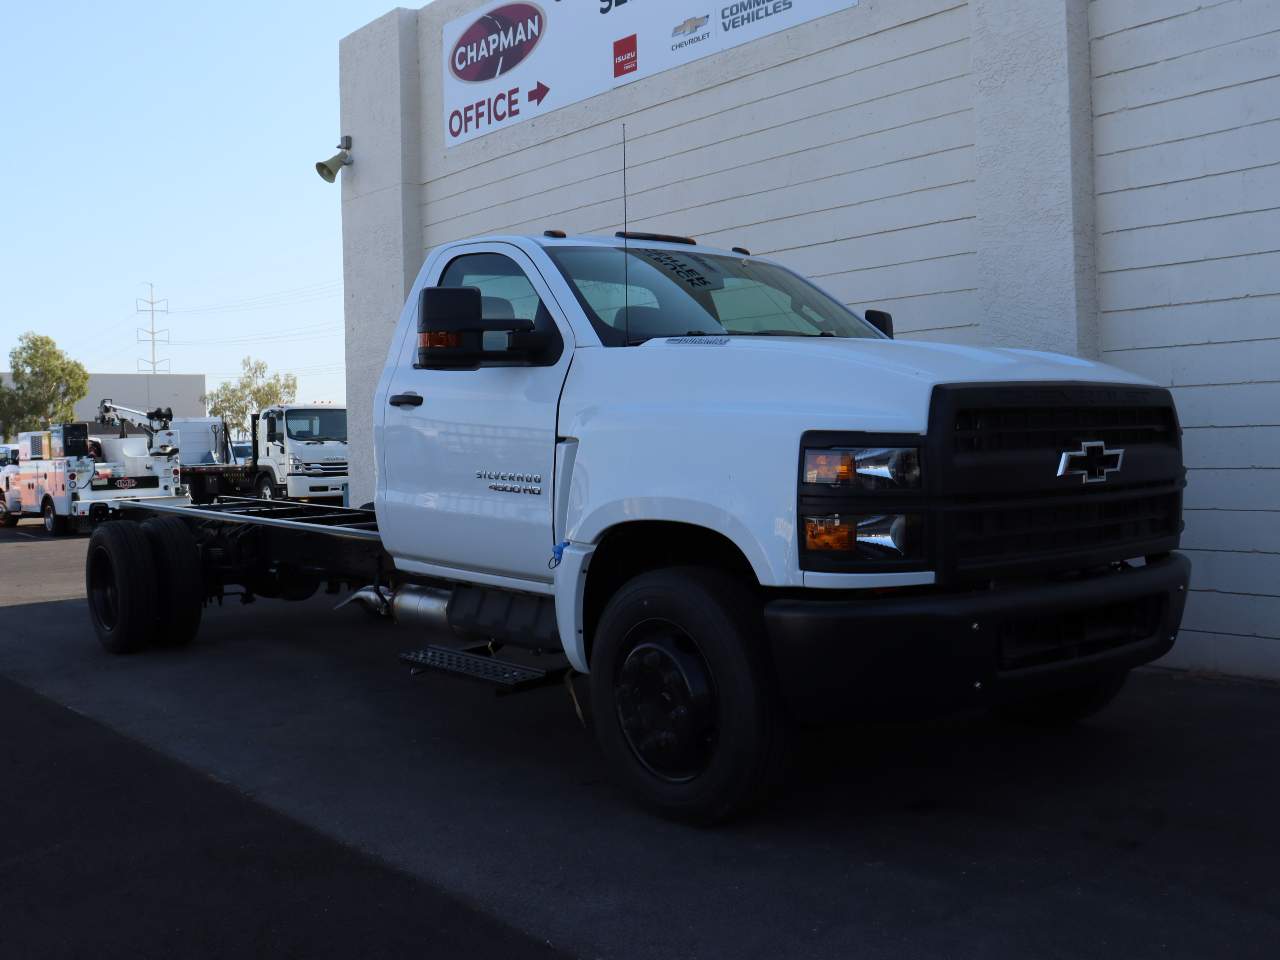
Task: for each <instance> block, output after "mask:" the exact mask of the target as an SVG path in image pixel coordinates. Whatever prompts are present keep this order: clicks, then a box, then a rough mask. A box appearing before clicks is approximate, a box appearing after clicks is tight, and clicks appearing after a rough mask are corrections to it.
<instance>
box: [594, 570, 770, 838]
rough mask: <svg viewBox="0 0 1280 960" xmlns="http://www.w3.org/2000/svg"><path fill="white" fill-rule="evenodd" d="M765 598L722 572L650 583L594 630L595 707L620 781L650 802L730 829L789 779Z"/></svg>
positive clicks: (657, 575) (641, 583) (639, 580)
mask: <svg viewBox="0 0 1280 960" xmlns="http://www.w3.org/2000/svg"><path fill="white" fill-rule="evenodd" d="M768 664H769V660H768V654H767V650H766V648H765V640H764V630H763V624H762V621H761V617H760V605H759V603H758V601H757V599H756V598H755V597H754V596H753V595H752V594H751V593H750V592H749V591H748V590H747V589H745V588H744V587H743V586H742V585H741V584H739V583H738V582H737V581H735V580H733V579H732V578H730V577H728V576H727V575H725V574H723V573H720V572H719V571H716V570H707V569H702V568H694V567H685V568H673V569H668V570H657V571H653V572H651V573H645V574H642V575H640V576H638V577H636V578H635V579H633V580H631V581H630V582H628V583H627V584H626V585H624V586H623V587H622V588H621V589H620V590H619V591H618V593H617V594H616V595H615V596H614V597H613V599H612V600H610V602H609V604H608V606H607V607H606V608H605V611H604V614H603V615H602V617H601V619H600V625H599V628H598V629H597V631H596V637H595V643H594V645H593V650H592V658H591V674H590V679H591V701H592V707H593V713H594V715H595V726H596V736H597V739H598V740H599V743H600V746H601V749H602V750H603V751H604V754H605V758H606V760H607V762H608V763H609V765H610V767H611V768H612V770H613V774H614V776H615V778H616V779H617V780H619V781H620V782H621V783H622V784H623V785H624V786H625V787H627V788H628V789H629V790H630V791H631V792H632V793H633V794H634V795H635V796H636V797H637V799H639V800H640V801H641V802H642V803H644V804H645V805H646V806H648V807H649V808H651V809H653V810H655V811H656V812H658V813H660V814H662V815H663V816H667V817H670V818H672V819H676V820H684V821H687V822H692V823H700V824H710V823H715V822H718V821H722V820H726V819H728V818H730V817H732V816H734V815H735V814H737V813H740V812H743V811H745V810H747V809H750V808H751V807H752V806H754V805H756V804H758V803H759V802H760V801H762V800H763V799H764V798H765V797H766V796H767V795H768V793H769V791H770V789H771V788H772V787H774V786H775V785H776V784H777V782H778V781H779V780H780V779H781V773H782V766H783V759H784V743H783V740H784V737H783V733H784V719H783V716H782V711H781V708H780V706H779V703H778V698H777V696H776V693H775V690H774V684H773V678H772V671H771V670H770V669H769V665H768Z"/></svg>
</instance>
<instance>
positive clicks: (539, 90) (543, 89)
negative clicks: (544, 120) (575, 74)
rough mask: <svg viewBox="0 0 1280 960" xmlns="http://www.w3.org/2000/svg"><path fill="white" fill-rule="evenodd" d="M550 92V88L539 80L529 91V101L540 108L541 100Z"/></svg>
mask: <svg viewBox="0 0 1280 960" xmlns="http://www.w3.org/2000/svg"><path fill="white" fill-rule="evenodd" d="M550 92H551V88H550V87H548V86H547V85H546V84H545V83H543V82H542V81H541V80H539V81H538V85H537V86H536V87H534V88H533V89H532V90H530V91H529V93H528V96H529V99H530V100H532V101H533V102H534V103H536V104H537V105H538V106H542V98H543V97H545V96H546V95H547V94H548V93H550Z"/></svg>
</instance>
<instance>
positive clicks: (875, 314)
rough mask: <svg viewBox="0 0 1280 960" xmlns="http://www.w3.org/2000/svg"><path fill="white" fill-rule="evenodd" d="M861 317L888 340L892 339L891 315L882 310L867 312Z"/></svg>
mask: <svg viewBox="0 0 1280 960" xmlns="http://www.w3.org/2000/svg"><path fill="white" fill-rule="evenodd" d="M862 316H863V317H864V318H865V319H866V321H867V323H869V324H871V325H872V326H873V327H875V328H876V329H877V330H879V331H880V332H881V333H883V334H884V335H885V336H886V337H888V338H889V339H890V340H892V339H893V314H891V313H887V312H886V311H884V310H867V311H865V312H864V313H863V314H862Z"/></svg>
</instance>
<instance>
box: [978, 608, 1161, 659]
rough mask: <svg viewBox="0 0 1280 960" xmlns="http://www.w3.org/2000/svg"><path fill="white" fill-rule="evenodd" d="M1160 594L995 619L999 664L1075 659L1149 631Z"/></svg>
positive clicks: (1157, 615)
mask: <svg viewBox="0 0 1280 960" xmlns="http://www.w3.org/2000/svg"><path fill="white" fill-rule="evenodd" d="M1165 603H1166V600H1165V597H1164V596H1163V595H1162V594H1157V595H1154V596H1150V597H1140V598H1138V599H1137V600H1125V601H1123V602H1119V603H1106V604H1099V605H1097V606H1094V607H1087V608H1085V609H1083V610H1068V611H1065V612H1063V613H1061V614H1059V615H1056V616H1054V617H1044V616H1037V617H1023V618H1013V619H1009V620H1006V621H1004V622H1002V623H999V624H998V625H997V630H998V636H999V642H1000V669H1001V670H1025V669H1027V668H1028V667H1039V666H1044V665H1046V664H1052V663H1062V662H1064V661H1070V660H1078V659H1080V658H1082V657H1089V656H1093V655H1094V654H1098V653H1104V652H1106V651H1108V650H1114V649H1116V648H1117V647H1123V646H1127V645H1129V644H1131V643H1140V642H1141V641H1143V640H1146V639H1147V638H1149V637H1151V636H1152V635H1153V634H1154V633H1155V632H1156V630H1157V629H1159V627H1160V623H1161V620H1162V619H1163V617H1164V606H1165Z"/></svg>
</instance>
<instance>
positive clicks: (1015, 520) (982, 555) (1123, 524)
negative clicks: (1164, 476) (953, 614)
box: [952, 492, 1181, 567]
mask: <svg viewBox="0 0 1280 960" xmlns="http://www.w3.org/2000/svg"><path fill="white" fill-rule="evenodd" d="M1180 499H1181V498H1180V496H1179V495H1178V494H1176V493H1155V494H1144V493H1141V492H1138V493H1136V494H1134V495H1132V496H1121V497H1111V498H1107V499H1101V498H1097V497H1080V498H1077V499H1075V500H1073V501H1062V500H1059V499H1056V498H1055V499H1048V500H1032V501H1027V502H1023V503H1016V504H1010V503H1000V504H991V505H987V504H978V505H975V506H973V507H970V508H967V509H962V510H958V511H956V512H955V514H954V516H953V518H952V523H953V536H954V543H955V550H956V553H957V556H958V559H959V565H960V566H961V567H965V566H969V565H974V564H988V563H992V562H995V561H1000V560H1014V561H1016V560H1017V559H1018V558H1024V559H1031V558H1035V557H1045V556H1053V555H1056V554H1077V553H1080V552H1082V551H1091V550H1096V549H1098V548H1100V547H1103V548H1105V547H1107V546H1109V545H1111V544H1123V543H1131V544H1142V543H1148V542H1150V541H1154V540H1161V539H1164V538H1167V537H1174V536H1177V534H1178V531H1179V515H1180V511H1179V501H1180Z"/></svg>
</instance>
